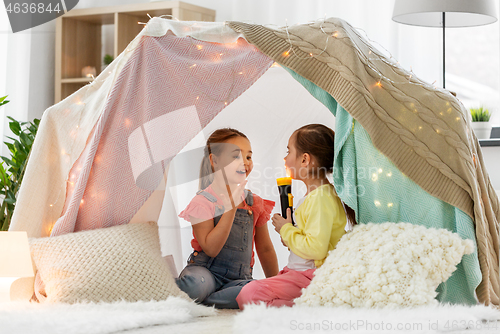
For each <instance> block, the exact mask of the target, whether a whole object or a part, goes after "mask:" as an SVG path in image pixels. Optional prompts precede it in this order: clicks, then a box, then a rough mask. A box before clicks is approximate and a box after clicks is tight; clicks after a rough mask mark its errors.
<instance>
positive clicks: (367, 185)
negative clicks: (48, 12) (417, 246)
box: [10, 18, 500, 305]
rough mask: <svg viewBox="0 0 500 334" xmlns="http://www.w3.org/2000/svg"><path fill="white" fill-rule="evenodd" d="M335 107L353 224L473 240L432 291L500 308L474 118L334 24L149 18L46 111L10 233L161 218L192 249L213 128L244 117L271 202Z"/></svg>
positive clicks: (491, 197)
mask: <svg viewBox="0 0 500 334" xmlns="http://www.w3.org/2000/svg"><path fill="white" fill-rule="evenodd" d="M273 64H277V66H279V67H277V68H276V67H273ZM273 71H279V72H273ZM269 73H271V74H273V73H275V74H277V75H276V77H273V75H270V74H269ZM278 73H279V75H278ZM278 77H279V78H278ZM285 77H286V80H285V81H281V80H282V79H283V78H285ZM264 78H266V79H265V80H264ZM278 79H279V80H278ZM261 82H264V84H261ZM255 87H257V88H255ZM297 87H299V88H300V89H298V88H297ZM287 90H289V91H287ZM306 90H307V92H308V93H307V96H308V98H309V99H305V98H304V99H303V98H302V96H303V95H301V94H303V93H304V92H305V91H306ZM273 92H276V93H273ZM286 93H288V98H285V99H284V100H283V99H282V100H279V99H278V98H277V97H278V96H281V97H282V96H283V94H285V95H284V96H286ZM298 96H300V98H297V97H298ZM318 101H319V102H318ZM326 111H328V113H326ZM326 116H328V119H331V123H329V125H331V126H334V127H335V131H336V143H335V146H336V151H335V165H334V169H335V173H334V176H333V182H334V184H335V187H336V190H337V192H338V194H339V197H340V198H341V199H342V200H343V201H344V202H345V203H346V204H347V205H348V206H350V207H352V208H353V209H354V210H355V212H356V217H357V220H358V223H361V224H363V223H367V222H375V223H381V222H386V221H392V222H399V221H407V222H410V223H413V224H421V225H425V226H427V227H438V228H447V229H449V230H452V231H453V232H456V233H458V234H459V235H460V236H461V237H462V238H468V239H472V240H473V241H474V243H475V245H476V251H475V252H474V253H473V254H471V255H466V256H464V258H463V260H462V262H461V263H460V264H459V266H458V269H457V270H456V271H455V272H454V273H453V275H452V276H451V277H450V278H449V279H448V280H447V281H446V282H445V283H443V284H442V285H441V286H440V287H439V295H438V299H439V300H440V301H442V302H452V303H468V304H472V303H476V302H477V301H479V302H481V303H485V304H487V305H489V304H493V305H499V294H500V287H499V271H498V268H499V254H498V253H499V240H498V238H499V225H498V222H499V217H500V213H499V201H498V198H497V196H496V194H495V192H494V190H493V188H492V186H491V184H490V181H489V177H488V174H487V172H486V169H485V167H484V163H483V159H482V155H481V150H480V147H479V144H478V141H477V139H476V137H475V136H474V134H473V132H472V131H471V127H470V119H469V116H468V113H467V112H466V110H465V109H464V107H463V105H462V104H461V103H460V102H459V101H458V100H457V99H456V98H454V97H453V96H452V95H451V94H450V93H449V92H447V91H444V90H441V89H438V88H435V87H432V86H431V85H429V84H427V83H425V82H422V81H421V80H419V79H418V78H416V77H415V76H414V75H412V73H410V72H408V71H406V70H404V69H402V68H401V67H400V66H399V65H398V64H397V63H396V62H395V61H394V60H392V59H389V58H387V57H385V56H384V55H383V54H382V53H380V52H379V51H378V50H376V49H375V48H374V47H373V46H372V45H371V44H370V43H369V42H368V41H367V39H366V38H364V37H363V36H361V35H360V34H359V33H358V32H357V31H356V30H355V29H354V28H353V27H351V26H350V25H349V24H348V23H346V22H344V21H342V20H340V19H334V18H332V19H327V20H320V21H317V22H314V23H310V24H305V25H296V26H292V27H283V28H270V27H266V26H261V25H254V24H246V23H241V22H226V23H201V22H176V21H172V20H167V19H162V18H152V19H151V20H150V21H149V22H148V24H147V25H146V26H145V28H144V29H143V30H142V32H141V33H140V34H139V35H138V36H137V37H136V38H135V39H134V40H133V41H132V42H131V43H130V44H129V46H128V47H127V49H126V50H125V51H124V52H123V53H122V54H121V55H120V56H119V57H117V59H116V60H115V61H114V62H113V63H112V64H111V65H110V66H109V67H107V68H106V70H105V71H104V72H103V73H101V74H100V75H99V76H98V77H97V78H96V80H94V81H93V82H92V83H90V84H88V85H86V86H85V87H83V88H82V89H80V90H79V91H77V92H76V93H74V94H73V95H71V96H69V97H68V98H66V99H65V100H63V101H61V102H60V103H58V104H56V105H54V106H52V107H50V108H49V109H47V110H46V112H45V113H44V115H43V118H42V121H41V124H40V129H39V132H38V135H37V137H36V140H35V143H34V145H33V150H32V153H31V157H30V160H29V162H28V165H27V169H26V175H25V177H24V181H23V184H22V187H21V189H20V193H19V197H18V202H17V206H16V211H15V213H14V216H13V219H12V223H11V227H10V230H25V231H28V234H29V236H30V237H41V236H57V235H61V234H65V233H70V232H75V231H80V230H87V229H95V228H101V227H109V226H114V225H121V224H127V223H130V222H136V221H145V220H155V221H159V225H160V227H161V229H160V230H161V232H160V233H161V237H162V241H163V244H164V246H165V248H164V250H163V251H164V253H168V254H174V257H175V258H176V259H182V257H183V256H182V248H183V247H184V248H186V246H185V244H187V243H188V242H189V237H187V239H186V238H184V239H185V240H183V241H179V240H181V239H182V238H181V234H182V232H181V231H180V229H179V226H180V225H179V224H181V225H182V224H183V223H182V222H179V220H178V218H177V213H178V211H179V209H180V210H182V207H179V206H180V205H179V203H180V202H182V200H180V199H179V198H180V197H182V196H184V197H185V198H188V199H189V198H191V197H193V196H194V191H196V189H194V191H193V193H189V194H186V192H185V189H188V188H189V185H191V186H192V185H193V182H194V183H196V180H195V179H194V178H193V177H191V176H190V175H192V174H193V173H196V172H197V170H198V168H199V164H197V163H196V161H197V160H196V158H192V157H190V153H189V152H196V149H195V148H196V147H202V146H203V139H204V137H207V136H208V135H209V134H210V131H211V130H213V129H215V128H216V126H217V127H218V126H232V127H237V128H238V129H239V130H241V131H242V132H244V133H246V134H247V135H248V136H249V139H250V141H251V142H252V145H253V146H254V147H256V146H259V148H260V149H261V153H259V152H258V150H255V152H256V153H255V155H254V158H255V160H256V163H258V164H260V165H261V166H262V167H264V166H265V168H267V169H264V168H263V169H262V171H263V172H261V173H259V174H258V175H256V172H254V173H253V174H254V175H252V177H253V179H252V181H251V182H250V183H249V187H250V189H252V190H253V191H254V192H255V193H257V194H259V195H261V196H262V197H264V198H269V199H274V200H277V192H276V191H275V187H274V185H275V179H274V178H275V177H276V176H283V175H278V174H280V172H282V169H281V166H282V164H283V163H282V160H281V159H282V157H283V156H284V155H285V147H286V140H287V139H288V137H289V135H290V134H291V133H292V132H293V130H295V129H296V128H297V127H298V126H297V124H298V125H303V124H305V123H315V122H327V121H325V119H326V118H325V117H326ZM328 122H329V121H328ZM235 124H238V126H235ZM259 154H260V156H259ZM199 160H201V157H199ZM269 168H270V169H269ZM266 170H267V171H269V170H271V172H270V173H266ZM183 186H186V187H188V188H183ZM194 188H195V187H194ZM183 189H184V190H183ZM187 247H188V246H187ZM176 262H177V263H178V266H179V269H180V267H181V266H180V263H183V260H182V261H179V260H176ZM476 297H477V300H476Z"/></svg>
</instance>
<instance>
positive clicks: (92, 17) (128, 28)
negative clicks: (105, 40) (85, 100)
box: [55, 1, 215, 103]
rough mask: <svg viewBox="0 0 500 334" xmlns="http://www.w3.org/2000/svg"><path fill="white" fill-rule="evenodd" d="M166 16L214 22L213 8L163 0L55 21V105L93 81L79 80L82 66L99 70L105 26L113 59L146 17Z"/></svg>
mask: <svg viewBox="0 0 500 334" xmlns="http://www.w3.org/2000/svg"><path fill="white" fill-rule="evenodd" d="M148 14H149V16H151V17H154V16H161V15H167V17H175V18H177V19H179V20H183V21H210V22H213V21H215V11H214V10H212V9H208V8H204V7H200V6H195V5H191V4H187V3H184V2H181V1H162V2H151V3H142V4H129V5H123V6H113V7H95V8H85V9H73V10H71V11H69V12H68V13H66V14H65V15H63V16H60V17H58V18H57V20H56V52H55V54H56V56H55V61H56V70H55V103H57V102H59V101H61V100H62V99H64V98H66V97H67V96H69V95H71V94H72V93H74V92H75V91H76V90H78V89H80V88H81V87H83V86H84V85H85V84H87V83H88V82H90V81H92V78H82V77H81V70H82V68H83V67H85V66H93V67H95V68H96V71H97V74H99V73H100V72H101V70H102V55H101V49H102V46H101V34H102V28H103V26H104V25H114V41H113V43H114V45H113V46H114V47H113V58H116V57H117V56H118V55H119V54H120V53H121V52H122V51H123V50H125V48H126V47H127V45H128V44H129V43H130V42H131V41H132V40H133V39H134V38H135V36H137V34H138V33H139V32H140V31H141V30H142V28H143V25H140V24H138V22H144V23H145V22H148V20H149V16H148Z"/></svg>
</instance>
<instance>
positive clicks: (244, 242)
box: [176, 129, 278, 308]
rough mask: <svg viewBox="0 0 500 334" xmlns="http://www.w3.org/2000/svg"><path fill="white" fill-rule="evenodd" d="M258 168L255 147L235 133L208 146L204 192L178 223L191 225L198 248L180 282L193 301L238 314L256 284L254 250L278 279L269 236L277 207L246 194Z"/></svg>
mask: <svg viewBox="0 0 500 334" xmlns="http://www.w3.org/2000/svg"><path fill="white" fill-rule="evenodd" d="M252 168H253V162H252V151H251V146H250V142H249V141H248V139H247V137H246V136H245V135H244V134H242V133H241V132H239V131H237V130H234V129H219V130H216V131H215V132H214V133H212V135H211V136H210V137H209V138H208V140H207V145H206V147H205V156H204V158H203V162H202V166H201V171H200V189H201V190H200V191H198V193H197V194H196V196H195V197H194V198H193V199H192V200H191V202H190V203H189V205H188V206H187V207H186V209H185V210H184V211H183V212H181V214H180V215H179V217H181V218H184V219H186V220H187V221H189V222H191V224H192V227H193V235H194V239H193V240H192V241H191V245H192V246H193V248H194V251H193V253H192V254H191V255H190V256H189V259H188V263H187V266H186V267H185V268H184V270H182V272H181V273H180V275H179V278H178V279H177V280H176V282H177V285H178V286H179V288H180V289H181V290H183V291H184V292H186V293H187V294H188V295H189V297H191V298H192V299H194V300H196V301H197V302H200V303H202V304H205V305H214V306H215V307H217V308H238V303H237V302H236V296H237V295H238V293H239V292H240V290H241V288H242V287H243V286H244V285H245V284H247V283H248V282H250V281H251V280H252V267H253V264H254V257H253V245H254V240H255V246H256V249H257V254H258V256H259V260H260V262H261V264H262V268H263V270H264V273H265V275H266V277H271V276H274V275H276V274H277V273H278V260H277V258H276V253H275V252H274V247H273V245H272V242H271V239H270V237H269V233H268V230H267V221H268V220H269V218H270V214H271V211H272V209H273V207H274V202H272V201H267V200H263V199H262V198H260V197H259V196H257V195H254V194H252V193H251V192H250V191H249V190H246V189H245V185H246V183H247V181H246V177H247V176H248V174H250V172H251V171H252Z"/></svg>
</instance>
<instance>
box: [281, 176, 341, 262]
mask: <svg viewBox="0 0 500 334" xmlns="http://www.w3.org/2000/svg"><path fill="white" fill-rule="evenodd" d="M346 222H347V218H346V215H345V211H344V207H343V205H342V202H341V201H340V198H338V196H337V194H336V193H335V190H334V188H333V186H332V185H331V184H325V185H322V186H320V187H318V188H316V189H314V190H313V191H311V192H310V193H309V194H308V195H307V197H306V198H305V199H304V202H303V203H302V204H301V205H299V207H298V208H297V210H295V223H296V224H297V227H295V226H293V225H292V224H290V223H287V224H285V225H283V227H282V228H281V230H280V234H281V238H282V239H283V241H284V242H285V244H286V245H287V246H288V248H290V250H291V251H293V252H294V253H295V254H297V255H298V256H300V257H301V258H303V259H308V260H314V265H315V266H316V268H318V267H320V266H321V265H322V264H323V262H324V261H325V259H326V256H327V255H328V252H329V251H331V250H332V249H334V248H335V245H337V242H338V241H339V240H340V238H341V237H342V236H343V235H344V233H345V230H344V229H345V225H346Z"/></svg>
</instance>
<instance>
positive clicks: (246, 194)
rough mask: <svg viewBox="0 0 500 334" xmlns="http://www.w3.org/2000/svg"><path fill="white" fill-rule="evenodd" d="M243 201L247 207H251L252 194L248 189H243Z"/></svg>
mask: <svg viewBox="0 0 500 334" xmlns="http://www.w3.org/2000/svg"><path fill="white" fill-rule="evenodd" d="M245 201H246V202H247V205H248V206H252V205H253V194H252V192H251V191H250V190H248V189H245Z"/></svg>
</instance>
